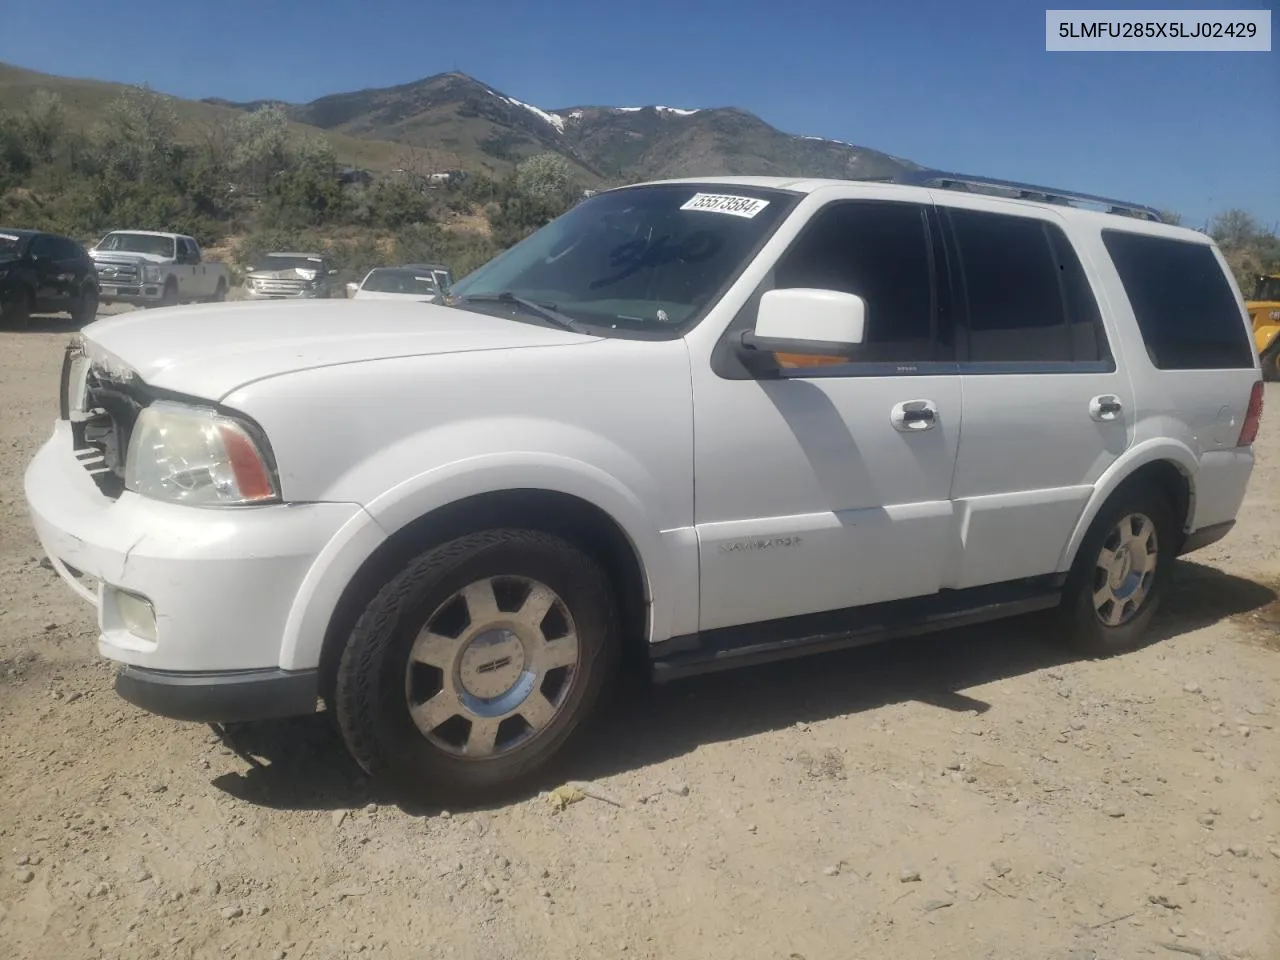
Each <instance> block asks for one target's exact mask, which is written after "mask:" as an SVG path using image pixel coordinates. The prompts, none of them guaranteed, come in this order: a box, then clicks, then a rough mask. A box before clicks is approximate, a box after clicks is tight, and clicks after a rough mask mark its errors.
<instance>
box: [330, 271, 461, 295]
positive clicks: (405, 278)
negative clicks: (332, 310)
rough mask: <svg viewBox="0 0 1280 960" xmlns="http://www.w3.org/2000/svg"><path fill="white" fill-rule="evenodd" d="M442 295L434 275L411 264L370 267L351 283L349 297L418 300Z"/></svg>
mask: <svg viewBox="0 0 1280 960" xmlns="http://www.w3.org/2000/svg"><path fill="white" fill-rule="evenodd" d="M443 296H444V292H443V291H442V290H441V288H440V283H439V281H438V280H437V279H436V275H435V274H433V273H432V272H431V271H430V270H423V269H417V268H414V267H374V268H373V269H372V270H370V271H369V272H368V273H366V274H365V275H364V279H363V280H361V281H360V282H359V283H358V284H356V285H355V290H353V291H352V292H351V293H350V294H349V297H350V299H352V300H404V299H410V300H418V301H423V302H434V301H437V300H439V299H441V297H443Z"/></svg>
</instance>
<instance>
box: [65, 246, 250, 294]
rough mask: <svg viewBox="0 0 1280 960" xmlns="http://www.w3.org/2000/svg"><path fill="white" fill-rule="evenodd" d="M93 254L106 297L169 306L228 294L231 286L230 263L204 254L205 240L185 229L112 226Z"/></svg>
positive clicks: (91, 254) (92, 250)
mask: <svg viewBox="0 0 1280 960" xmlns="http://www.w3.org/2000/svg"><path fill="white" fill-rule="evenodd" d="M89 256H90V257H91V258H92V259H93V262H94V265H95V266H96V267H97V268H98V279H99V282H100V283H101V285H102V292H101V296H100V301H101V302H102V303H116V302H120V303H132V304H135V305H137V306H140V307H168V306H173V305H175V304H179V303H193V302H197V301H213V300H225V299H226V298H227V290H228V288H229V287H230V286H231V279H230V274H229V273H228V271H227V268H226V266H225V265H224V264H221V263H217V262H214V261H208V260H205V259H204V256H203V254H202V253H201V252H200V245H199V244H198V243H196V241H195V240H194V239H193V238H191V237H188V236H185V235H183V234H180V233H155V232H153V231H150V230H113V231H112V232H111V233H108V234H107V235H106V236H105V237H103V238H102V239H101V240H99V241H98V243H97V245H96V246H94V247H93V249H91V250H90V251H89Z"/></svg>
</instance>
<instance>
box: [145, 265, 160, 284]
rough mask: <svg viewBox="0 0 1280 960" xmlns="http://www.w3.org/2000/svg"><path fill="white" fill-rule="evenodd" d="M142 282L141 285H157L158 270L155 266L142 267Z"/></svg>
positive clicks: (158, 279)
mask: <svg viewBox="0 0 1280 960" xmlns="http://www.w3.org/2000/svg"><path fill="white" fill-rule="evenodd" d="M142 282H143V283H159V282H160V268H159V267H156V266H144V267H143V268H142Z"/></svg>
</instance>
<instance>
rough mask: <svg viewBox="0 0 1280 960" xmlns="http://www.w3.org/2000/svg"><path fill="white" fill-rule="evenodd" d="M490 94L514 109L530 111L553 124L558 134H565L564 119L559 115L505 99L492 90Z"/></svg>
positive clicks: (521, 102) (512, 99) (514, 99)
mask: <svg viewBox="0 0 1280 960" xmlns="http://www.w3.org/2000/svg"><path fill="white" fill-rule="evenodd" d="M489 93H491V94H493V96H495V97H497V98H498V99H499V100H502V101H504V102H505V103H509V104H511V105H512V106H513V107H522V108H524V109H525V110H528V111H529V112H530V113H532V114H533V115H534V116H535V117H538V118H539V119H540V120H544V121H546V122H547V123H549V124H551V126H553V127H555V128H556V132H557V133H564V117H562V116H560V115H559V114H558V113H548V112H547V111H546V110H543V109H541V108H540V107H535V106H533V105H532V104H529V103H524V102H523V101H521V100H517V99H516V98H515V97H504V96H503V95H502V94H500V93H494V92H493V91H492V90H490V91H489Z"/></svg>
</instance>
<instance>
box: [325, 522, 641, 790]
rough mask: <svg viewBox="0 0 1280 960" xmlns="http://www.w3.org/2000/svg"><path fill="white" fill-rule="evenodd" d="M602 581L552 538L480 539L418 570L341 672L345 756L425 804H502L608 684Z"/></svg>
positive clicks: (400, 582)
mask: <svg viewBox="0 0 1280 960" xmlns="http://www.w3.org/2000/svg"><path fill="white" fill-rule="evenodd" d="M619 638H620V632H619V628H618V623H617V616H616V613H615V608H614V604H613V599H612V591H611V589H610V585H609V582H608V580H607V578H606V577H605V575H604V573H603V572H602V571H601V569H600V567H599V566H598V565H597V564H596V563H595V562H594V561H593V560H592V559H591V558H590V557H589V556H587V555H586V554H585V553H583V552H582V551H581V550H579V549H578V548H577V547H575V546H573V545H572V544H570V543H568V542H566V541H564V540H561V539H559V538H558V537H553V536H549V535H547V534H543V533H538V532H534V531H528V530H488V531H484V532H481V533H476V534H471V535H469V536H465V537H461V538H459V539H457V540H453V541H451V542H449V543H446V544H443V545H441V546H439V547H436V548H435V549H433V550H430V551H428V552H426V553H424V554H422V555H421V556H419V557H418V558H416V559H415V560H413V561H412V562H411V563H410V564H409V565H408V566H407V567H406V568H405V570H404V571H403V572H402V573H400V574H399V575H398V576H396V577H394V578H393V579H392V580H391V581H390V582H389V583H388V584H387V585H386V586H385V587H384V588H383V589H382V590H381V591H380V592H379V593H378V595H377V596H376V597H375V598H374V600H373V601H372V602H371V603H370V604H369V607H368V608H367V609H366V611H365V613H364V615H363V616H361V618H360V620H359V622H358V623H357V624H356V626H355V629H354V630H353V631H352V633H351V637H350V639H349V641H348V643H347V647H346V649H345V650H344V652H343V655H342V658H341V661H340V663H339V666H338V674H337V680H336V687H335V696H334V700H335V705H336V712H337V720H338V725H339V727H340V728H341V730H342V735H343V739H344V740H345V741H346V744H347V747H348V749H349V750H350V751H351V753H352V755H353V756H354V757H355V758H356V760H357V761H358V762H359V763H360V765H361V766H362V767H363V768H364V769H365V770H366V771H367V772H368V773H369V774H370V775H371V776H373V777H375V778H379V779H384V780H387V781H389V782H391V783H393V784H394V785H395V786H396V787H397V788H398V789H399V790H401V791H403V792H405V793H407V794H409V795H412V796H415V797H417V798H419V799H421V800H430V799H435V800H444V799H446V798H459V799H463V800H476V799H481V798H493V797H496V796H498V795H500V794H503V793H506V792H507V791H508V790H510V789H513V788H515V787H517V786H519V785H521V784H522V783H523V782H525V781H526V780H527V779H528V778H529V777H530V776H532V775H533V774H534V773H535V772H537V771H538V770H540V769H542V768H543V767H545V766H546V765H547V764H548V763H549V762H550V761H551V760H552V759H553V758H554V757H555V756H556V755H558V754H559V753H560V751H561V749H562V748H563V747H564V745H565V743H566V742H567V741H568V739H569V738H570V737H571V736H572V735H573V733H574V732H575V731H576V730H577V729H579V728H580V726H581V724H582V722H583V720H584V719H585V718H586V717H587V716H588V715H589V714H590V713H591V711H592V710H593V708H594V707H595V705H596V703H597V701H598V699H599V695H600V691H601V690H602V689H603V687H604V686H605V684H606V682H607V681H609V680H610V679H611V678H612V676H613V674H614V673H615V670H616V666H617V663H618V656H619V648H620V639H619Z"/></svg>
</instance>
